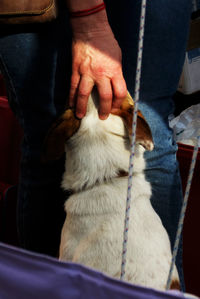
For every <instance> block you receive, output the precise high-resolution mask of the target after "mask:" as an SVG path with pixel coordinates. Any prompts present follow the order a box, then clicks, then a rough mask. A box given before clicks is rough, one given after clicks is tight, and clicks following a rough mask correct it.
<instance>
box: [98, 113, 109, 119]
mask: <svg viewBox="0 0 200 299" xmlns="http://www.w3.org/2000/svg"><path fill="white" fill-rule="evenodd" d="M108 116H109V114H100V115H99V118H100V119H102V120H105V119H107V118H108Z"/></svg>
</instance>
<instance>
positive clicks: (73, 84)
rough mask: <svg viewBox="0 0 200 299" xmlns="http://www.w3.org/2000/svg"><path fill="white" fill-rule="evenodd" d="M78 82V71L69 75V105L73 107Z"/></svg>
mask: <svg viewBox="0 0 200 299" xmlns="http://www.w3.org/2000/svg"><path fill="white" fill-rule="evenodd" d="M79 82H80V75H79V74H78V73H76V74H73V75H72V76H71V87H70V92H69V107H74V106H75V104H76V95H77V90H78V86H79Z"/></svg>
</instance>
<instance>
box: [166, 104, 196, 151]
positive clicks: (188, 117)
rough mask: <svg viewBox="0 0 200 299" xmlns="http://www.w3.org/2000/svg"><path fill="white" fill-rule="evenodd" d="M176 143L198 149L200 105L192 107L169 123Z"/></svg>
mask: <svg viewBox="0 0 200 299" xmlns="http://www.w3.org/2000/svg"><path fill="white" fill-rule="evenodd" d="M169 125H170V128H172V129H173V131H174V138H175V140H176V141H177V142H181V143H185V144H190V145H195V144H196V141H197V139H198V146H199V147H200V104H197V105H193V106H191V107H189V108H188V109H186V110H184V111H183V112H182V113H181V114H180V115H178V116H177V117H175V118H173V119H171V120H170V121H169Z"/></svg>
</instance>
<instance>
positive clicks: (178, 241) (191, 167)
mask: <svg viewBox="0 0 200 299" xmlns="http://www.w3.org/2000/svg"><path fill="white" fill-rule="evenodd" d="M199 140H200V136H199V137H198V138H197V139H196V145H195V147H194V151H193V155H192V161H191V165H190V170H189V174H188V180H187V186H186V190H185V195H184V199H183V204H182V208H181V212H180V218H179V223H178V229H177V233H176V239H175V244H174V248H173V252H172V261H171V265H170V271H169V276H168V279H167V285H166V290H169V288H170V285H171V282H172V273H173V269H174V266H175V262H176V256H177V252H178V247H179V243H180V238H181V233H182V230H183V223H184V218H185V212H186V208H187V203H188V197H189V193H190V188H191V184H192V178H193V174H194V169H195V164H196V161H197V154H198V149H199V148H198V141H199Z"/></svg>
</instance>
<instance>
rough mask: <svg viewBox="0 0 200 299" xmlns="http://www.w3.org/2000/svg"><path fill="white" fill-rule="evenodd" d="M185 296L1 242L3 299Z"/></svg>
mask: <svg viewBox="0 0 200 299" xmlns="http://www.w3.org/2000/svg"><path fill="white" fill-rule="evenodd" d="M11 298H15V299H18V298H20V299H32V298H34V299H35V298H37V299H44V298H48V299H55V298H59V299H62V298H63V299H66V298H70V299H75V298H76V299H77V298H84V299H85V298H87V299H90V298H91V299H94V298H95V299H100V298H103V299H107V298H109V299H110V298H115V299H122V298H123V299H128V298H132V299H133V298H137V299H140V298H141V299H152V298H154V299H155V298H157V299H159V298H166V299H167V298H168V299H170V298H171V299H173V298H176V299H178V298H184V297H183V295H182V294H181V293H173V292H159V291H156V290H153V289H147V288H142V287H138V286H135V285H130V284H128V283H124V282H122V281H118V280H115V279H112V278H109V277H107V276H105V275H103V274H102V273H99V272H97V271H93V270H91V269H88V268H86V267H83V266H81V265H78V264H73V263H63V262H59V261H58V260H56V259H53V258H50V257H47V256H44V255H39V254H33V253H32V252H28V251H24V250H21V249H18V248H15V247H10V246H7V245H4V244H2V243H0V299H11Z"/></svg>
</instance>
